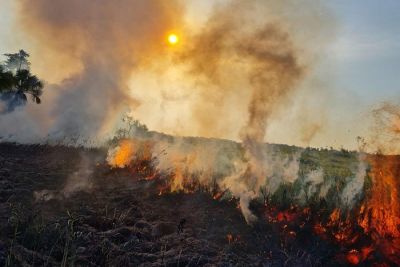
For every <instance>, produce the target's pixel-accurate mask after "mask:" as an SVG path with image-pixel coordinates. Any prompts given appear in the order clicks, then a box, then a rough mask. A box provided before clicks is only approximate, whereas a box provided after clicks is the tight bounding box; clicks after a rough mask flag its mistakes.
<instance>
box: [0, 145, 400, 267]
mask: <svg viewBox="0 0 400 267" xmlns="http://www.w3.org/2000/svg"><path fill="white" fill-rule="evenodd" d="M126 142H128V141H127V140H126V141H122V143H120V144H119V146H120V149H116V147H115V148H113V149H112V150H109V152H108V155H106V154H107V151H105V150H103V149H92V150H88V149H77V148H67V147H62V146H56V147H50V146H21V145H11V144H2V145H0V148H1V149H0V157H1V161H0V164H1V172H0V175H1V178H2V183H1V187H0V189H1V197H2V200H3V204H2V205H1V207H0V208H1V213H0V215H1V225H2V231H1V233H2V234H1V244H0V261H1V262H2V263H3V262H4V263H5V264H9V265H12V264H14V265H15V264H17V265H18V264H29V265H34V266H35V265H36V266H42V265H46V264H47V265H48V266H52V265H55V266H56V265H63V264H64V265H65V266H66V265H70V264H75V265H79V264H81V265H85V266H87V265H117V266H121V265H124V264H125V265H126V264H128V263H130V264H132V263H134V264H137V265H139V264H144V265H146V264H147V265H154V266H157V265H165V264H167V265H168V264H171V265H177V264H178V262H179V264H182V265H189V266H198V265H206V264H217V265H218V264H221V265H224V264H225V265H229V264H242V265H257V264H261V263H263V264H277V265H280V266H283V265H287V266H291V265H310V266H311V265H324V266H337V265H338V264H339V265H347V264H352V265H358V264H363V265H373V264H375V265H376V264H380V265H381V266H395V265H398V264H399V258H398V255H399V236H398V233H399V228H398V227H399V221H398V220H399V217H398V211H399V210H398V209H396V208H395V207H396V205H397V204H398V195H396V194H397V192H398V188H399V187H398V186H399V184H398V178H397V177H399V176H398V175H399V171H398V170H399V168H398V167H399V162H400V161H399V158H398V157H394V156H393V157H387V156H379V155H376V156H372V155H371V156H368V157H366V160H367V162H368V165H369V168H368V169H367V177H365V180H364V185H363V191H362V195H360V196H358V197H357V198H355V204H354V206H351V207H350V206H344V205H343V203H348V202H343V200H342V199H343V198H342V192H343V190H344V188H346V185H347V184H348V183H349V182H350V181H352V180H351V179H350V178H349V176H351V174H352V173H357V169H358V166H359V164H358V156H357V155H356V154H355V153H348V152H346V153H344V152H337V151H324V150H323V151H317V150H305V151H303V152H302V154H301V157H300V159H299V169H298V175H299V177H298V178H297V179H296V180H295V181H293V182H292V183H289V182H287V181H286V180H285V182H283V183H281V184H279V185H278V188H277V189H276V190H275V191H274V192H271V191H269V190H268V188H266V187H264V188H262V189H261V190H260V194H259V197H257V198H255V199H253V200H252V201H251V202H250V204H249V210H250V211H251V212H252V213H253V214H254V215H255V216H256V217H257V218H258V220H257V221H255V222H254V223H253V224H252V225H251V226H250V225H247V224H246V221H245V219H244V217H243V215H242V213H241V212H240V210H241V208H242V207H241V205H242V202H240V200H239V199H238V198H237V197H235V196H234V195H233V194H232V193H231V192H230V190H229V188H223V187H221V184H220V183H219V181H221V180H222V179H223V173H222V171H221V172H219V173H213V172H210V169H204V168H201V167H204V166H211V165H208V164H206V165H204V164H203V165H200V162H199V158H202V157H203V155H201V153H200V154H197V153H190V149H189V147H188V146H186V145H187V143H184V144H185V146H184V151H185V153H175V154H174V155H173V156H172V155H171V156H169V155H168V153H171V151H174V152H181V151H182V150H181V149H175V148H176V147H174V146H173V145H172V144H171V143H167V144H168V146H160V147H157V145H159V144H157V143H154V142H151V140H137V141H136V143H135V144H134V145H132V146H130V145H128V146H126ZM195 142H196V140H195V141H193V140H192V144H196V143H195ZM121 144H122V146H121ZM171 146H172V150H171ZM202 146H203V147H207V144H206V143H204V144H203V145H202ZM226 146H227V147H229V148H230V149H231V150H228V151H231V152H230V153H231V154H230V156H231V158H230V159H232V160H234V159H235V157H237V156H240V153H238V152H237V151H236V150H235V149H234V148H235V144H233V143H227V144H226ZM126 147H128V151H133V153H126V150H125V149H126ZM225 148H226V147H225ZM110 151H111V152H110ZM122 151H123V152H122ZM120 152H121V153H120ZM186 152H187V153H186ZM112 153H113V154H112ZM274 153H276V154H279V155H290V154H296V153H297V150H296V148H293V147H292V148H291V147H285V146H281V147H279V146H278V147H277V149H275V150H274ZM110 155H114V156H115V158H118V159H121V161H122V162H125V163H124V164H122V165H120V166H123V167H122V168H120V167H118V166H112V168H110V165H109V164H111V165H112V164H113V163H115V164H116V165H117V164H119V163H120V162H121V161H119V160H118V161H113V158H111V156H110ZM120 155H122V156H120ZM167 155H168V161H163V160H164V159H162V157H166V156H167ZM209 157H210V158H212V159H213V160H214V159H215V157H214V155H209ZM125 158H128V159H129V160H128V159H125ZM217 158H218V157H217ZM283 158H285V156H284V157H283ZM82 159H85V160H84V162H85V164H82ZM170 159H171V161H170ZM213 160H211V162H212V161H213ZM219 160H220V159H219ZM200 161H201V162H202V163H204V160H203V159H202V160H200ZM166 163H173V164H174V165H169V164H166ZM21 166H23V167H21ZM167 166H168V167H167ZM82 168H88V169H90V170H91V171H90V172H85V171H82V170H81V169H82ZM320 169H322V170H323V175H322V176H320V175H321V172H320V171H318V172H313V173H314V174H313V175H314V176H311V177H314V178H312V179H311V178H310V176H309V173H310V170H311V171H313V170H320ZM193 170H195V171H193ZM222 170H234V168H224V169H222ZM71 173H72V175H71ZM87 173H88V174H89V176H90V177H87V178H85V179H89V180H88V182H87V183H83V184H90V185H91V186H90V187H88V188H77V189H76V190H75V191H73V190H72V191H69V193H68V194H66V193H65V187H66V185H68V184H69V183H68V181H69V179H71V177H73V179H75V178H74V177H75V176H77V175H78V176H80V177H83V176H82V175H84V174H87ZM316 174H318V175H317V176H318V177H317V178H315V175H316ZM210 177H211V178H212V179H210ZM307 177H308V178H307ZM82 179H83V178H82ZM325 184H329V185H330V186H329V187H328V190H326V189H324V190H326V191H327V192H325V193H324V194H321V191H322V189H323V187H324V185H325ZM300 192H305V193H304V195H303V194H301V193H300ZM35 193H36V194H35ZM300 196H301V197H302V198H301V201H300V200H299V197H300ZM35 197H36V198H35ZM183 219H185V220H184V221H185V222H186V223H185V224H184V228H183V230H182V232H180V231H178V230H177V229H178V226H179V225H180V224H181V222H182V220H183Z"/></svg>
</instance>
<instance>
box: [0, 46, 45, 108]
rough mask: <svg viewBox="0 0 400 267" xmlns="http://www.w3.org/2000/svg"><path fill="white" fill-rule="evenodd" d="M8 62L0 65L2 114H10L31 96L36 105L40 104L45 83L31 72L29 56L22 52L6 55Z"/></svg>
mask: <svg viewBox="0 0 400 267" xmlns="http://www.w3.org/2000/svg"><path fill="white" fill-rule="evenodd" d="M4 55H5V56H6V57H7V60H6V61H5V63H4V64H3V65H0V101H2V102H3V105H2V106H0V113H9V112H12V111H14V110H15V108H16V107H18V106H23V105H25V104H26V102H27V95H30V96H31V98H32V100H33V101H34V102H35V103H36V104H40V103H41V100H40V96H41V95H42V91H43V82H42V81H41V80H40V79H39V78H38V77H36V76H35V75H32V74H31V72H30V69H29V67H30V62H29V61H28V59H27V58H28V57H29V54H28V53H26V52H25V51H24V50H20V51H19V52H18V53H15V54H4Z"/></svg>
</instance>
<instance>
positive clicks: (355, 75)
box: [0, 0, 400, 148]
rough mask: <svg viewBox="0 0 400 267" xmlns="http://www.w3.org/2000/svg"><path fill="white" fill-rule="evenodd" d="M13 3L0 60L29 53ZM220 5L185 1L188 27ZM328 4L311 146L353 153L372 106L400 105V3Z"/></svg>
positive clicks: (0, 27) (3, 1)
mask: <svg viewBox="0 0 400 267" xmlns="http://www.w3.org/2000/svg"><path fill="white" fill-rule="evenodd" d="M13 1H14V0H0V40H1V41H0V53H1V54H3V53H7V52H14V51H17V50H18V49H20V48H24V49H25V48H26V49H27V50H29V41H27V40H26V39H25V37H24V35H23V34H21V33H18V32H15V31H14V30H13V28H12V27H13V23H14V19H15V17H14V16H15V10H14V3H13ZM224 1H225V0H219V1H211V0H208V1H205V0H192V1H188V2H190V4H189V10H188V20H189V22H191V23H192V24H194V25H196V24H200V23H201V22H203V21H204V20H206V18H207V15H206V14H207V12H209V11H210V10H211V7H212V4H213V3H216V2H224ZM326 3H327V5H328V6H329V8H330V9H331V11H332V13H333V15H334V16H335V17H336V21H335V28H336V29H335V32H336V36H335V38H332V39H333V41H332V43H331V44H330V45H329V47H328V49H327V53H326V55H325V56H324V58H323V59H322V61H321V62H320V64H319V65H318V70H317V75H320V78H321V80H322V81H325V80H327V81H328V82H327V83H329V88H330V91H331V95H332V102H327V103H326V104H325V105H327V107H326V110H327V111H328V113H329V114H328V117H329V118H330V119H331V120H332V124H331V126H329V127H328V128H327V129H326V130H325V132H324V133H321V134H320V136H319V137H317V138H316V140H315V141H314V142H313V143H312V145H314V146H330V145H333V146H336V147H340V146H341V145H344V146H347V147H352V148H353V147H354V146H355V138H356V136H358V135H363V131H365V129H366V128H367V124H368V112H369V111H370V110H371V109H372V108H373V107H374V106H376V105H377V104H379V103H380V102H382V101H391V102H394V103H397V104H398V103H400V1H398V0H385V1H374V0H353V1H348V0H331V1H326ZM32 4H34V1H32ZM32 64H33V65H35V64H39V63H35V62H32ZM43 78H44V79H45V80H46V77H43ZM315 112H318V111H315ZM332 125H338V127H337V128H335V127H332ZM339 125H340V126H339ZM280 131H283V130H279V129H278V130H276V131H272V132H274V133H275V135H273V138H272V141H274V142H280V143H291V142H290V140H289V141H286V140H282V139H280V138H279V136H280V135H279V133H280Z"/></svg>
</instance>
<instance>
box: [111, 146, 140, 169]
mask: <svg viewBox="0 0 400 267" xmlns="http://www.w3.org/2000/svg"><path fill="white" fill-rule="evenodd" d="M134 153H135V147H134V143H133V142H131V141H130V140H121V141H120V143H119V146H117V147H116V148H115V149H114V150H112V151H111V152H110V153H109V154H108V157H107V162H108V164H109V165H111V166H112V167H117V168H124V167H127V166H128V165H129V164H130V162H131V161H132V157H133V155H134Z"/></svg>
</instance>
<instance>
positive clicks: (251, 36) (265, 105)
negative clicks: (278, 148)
mask: <svg viewBox="0 0 400 267" xmlns="http://www.w3.org/2000/svg"><path fill="white" fill-rule="evenodd" d="M260 6H261V7H262V8H264V7H266V6H267V7H271V8H273V9H276V8H277V6H276V5H273V4H271V3H269V2H265V3H264V4H263V3H261V2H260V1H246V2H243V1H232V2H231V3H230V4H229V5H227V6H225V7H222V8H219V9H217V10H216V11H215V14H214V15H213V16H211V18H210V20H209V21H208V23H207V25H206V27H205V29H204V31H203V32H201V33H200V34H199V35H198V36H196V37H195V42H194V44H193V47H192V49H190V50H189V51H188V52H187V54H184V55H183V56H182V59H181V60H182V61H183V62H189V64H190V66H191V67H190V73H191V74H192V75H195V76H196V77H197V76H200V77H203V78H205V79H206V82H208V83H209V84H211V85H214V86H216V89H217V90H220V91H227V92H222V96H223V95H224V94H225V93H228V92H229V90H230V89H229V86H230V84H229V80H230V79H233V80H236V79H235V78H231V77H229V76H231V75H232V74H233V75H234V74H235V72H234V70H232V69H231V68H230V67H229V65H230V64H233V65H236V66H237V67H238V68H239V69H240V72H241V75H240V76H241V77H242V78H243V80H244V81H245V82H246V83H247V88H245V89H244V88H242V89H244V90H248V96H249V102H248V108H247V112H248V117H247V121H246V123H245V125H243V126H242V129H241V131H240V139H241V140H242V146H243V148H244V151H245V159H246V166H245V167H244V168H240V171H239V172H238V173H236V174H235V175H233V176H231V177H228V178H227V181H229V183H232V182H231V181H235V182H236V183H238V180H241V179H244V180H245V181H246V182H245V186H242V187H241V188H237V190H234V192H233V193H234V195H236V196H237V197H239V198H240V199H241V202H244V203H241V206H243V205H245V206H246V207H242V210H243V211H244V214H246V213H247V212H245V210H247V206H248V201H249V200H251V199H252V198H254V197H255V196H257V195H258V191H259V188H260V187H261V186H262V183H263V182H264V181H265V177H266V176H267V175H268V173H266V172H265V170H266V168H265V167H264V166H265V164H268V163H267V160H266V155H265V151H264V150H263V149H262V143H263V142H264V141H265V140H266V139H267V140H268V138H267V137H266V136H265V133H266V130H267V126H268V122H269V119H270V118H271V116H272V114H273V112H274V110H275V109H276V108H277V107H279V106H280V105H281V104H282V102H284V100H285V99H286V97H287V96H288V94H290V93H291V92H292V91H293V90H295V89H296V87H298V86H299V82H300V81H301V79H302V78H303V77H304V74H305V70H306V66H304V65H303V64H302V63H301V56H299V54H300V51H299V48H298V47H296V45H295V44H294V40H293V38H292V36H291V35H290V32H289V28H288V27H287V24H286V21H281V20H279V19H276V18H273V17H272V16H271V17H270V18H268V17H262V18H261V19H259V21H257V20H256V21H253V19H254V14H255V13H256V11H255V8H258V7H260ZM278 6H279V5H278ZM238 62H239V63H238ZM205 95H206V96H205V97H208V96H209V93H208V92H206V93H205ZM211 95H214V94H213V93H211ZM211 101H212V100H211ZM236 176H239V177H236ZM246 219H247V221H248V222H249V221H252V220H253V219H254V218H252V217H251V216H250V217H246Z"/></svg>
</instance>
